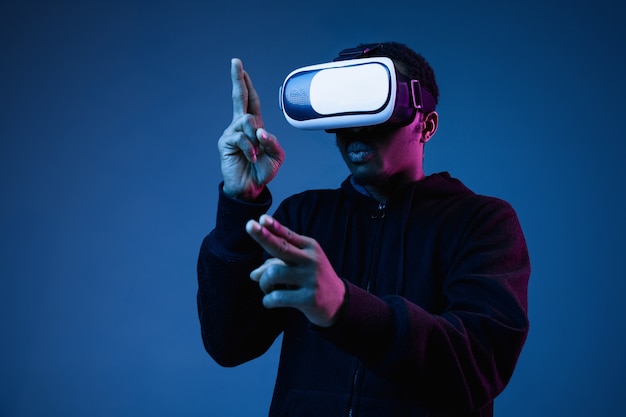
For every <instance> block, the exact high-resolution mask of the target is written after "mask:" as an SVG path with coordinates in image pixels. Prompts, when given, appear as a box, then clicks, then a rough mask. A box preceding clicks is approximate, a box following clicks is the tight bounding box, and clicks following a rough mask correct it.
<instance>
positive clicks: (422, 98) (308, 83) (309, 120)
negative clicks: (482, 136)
mask: <svg viewBox="0 0 626 417" xmlns="http://www.w3.org/2000/svg"><path fill="white" fill-rule="evenodd" d="M354 50H355V49H351V50H344V51H342V53H341V54H340V58H338V59H340V60H338V61H337V60H336V61H334V62H329V63H324V64H318V65H310V66H307V67H303V68H299V69H297V70H295V71H292V72H291V73H290V74H289V75H288V76H287V77H286V79H285V81H284V82H283V84H282V86H281V87H280V100H279V101H280V103H279V104H280V108H281V110H282V111H283V114H284V115H285V118H286V119H287V121H288V122H289V124H291V125H292V126H294V127H296V128H299V129H319V130H321V129H323V130H326V131H330V132H332V131H334V130H336V129H342V128H350V127H360V126H373V125H379V124H383V123H387V124H394V125H398V126H402V125H406V124H408V123H410V122H411V121H412V120H413V119H414V117H415V114H416V112H417V111H420V112H422V113H430V112H432V111H434V110H435V100H434V98H433V96H432V95H431V94H430V93H429V92H428V91H427V90H425V89H424V88H423V87H422V86H421V85H420V82H419V81H418V80H409V79H408V78H407V77H405V76H404V75H403V74H401V73H400V72H396V69H395V67H394V64H393V61H392V60H391V59H390V58H386V57H366V58H358V59H343V58H342V54H343V55H344V56H345V54H344V52H345V51H354ZM360 51H362V50H360ZM356 55H357V56H358V55H359V54H356ZM348 56H349V57H350V55H348ZM352 56H354V54H353V55H352ZM361 56H362V54H361Z"/></svg>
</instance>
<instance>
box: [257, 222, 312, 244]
mask: <svg viewBox="0 0 626 417" xmlns="http://www.w3.org/2000/svg"><path fill="white" fill-rule="evenodd" d="M259 223H260V224H261V225H262V226H264V227H266V228H267V229H268V230H269V231H270V232H271V233H272V234H273V235H274V236H276V237H279V238H282V239H284V240H285V241H286V242H287V243H289V244H291V245H293V246H295V247H296V248H298V249H304V248H306V247H308V246H309V244H310V243H311V240H310V239H309V238H307V237H306V236H302V235H299V234H297V233H295V232H293V231H292V230H291V229H289V228H288V227H285V226H283V225H282V224H280V223H279V222H278V221H277V220H276V219H274V218H273V217H272V216H269V215H267V214H264V215H262V216H261V218H260V219H259Z"/></svg>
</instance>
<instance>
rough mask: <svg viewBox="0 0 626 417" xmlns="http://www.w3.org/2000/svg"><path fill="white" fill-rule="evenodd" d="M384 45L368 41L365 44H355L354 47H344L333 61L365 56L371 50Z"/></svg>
mask: <svg viewBox="0 0 626 417" xmlns="http://www.w3.org/2000/svg"><path fill="white" fill-rule="evenodd" d="M383 46H384V45H383V44H382V43H368V44H367V45H363V46H357V47H355V48H346V49H344V50H342V51H341V52H339V56H338V57H337V58H335V59H333V61H345V60H346V59H356V58H365V57H367V56H369V54H371V53H372V52H374V51H376V50H379V49H381V48H382V47H383Z"/></svg>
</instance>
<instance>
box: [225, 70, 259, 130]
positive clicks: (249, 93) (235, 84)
mask: <svg viewBox="0 0 626 417" xmlns="http://www.w3.org/2000/svg"><path fill="white" fill-rule="evenodd" d="M230 78H231V81H232V99H233V120H235V119H237V118H239V117H240V116H243V115H244V114H251V115H252V116H254V118H255V119H256V124H257V125H258V126H257V127H262V125H263V121H262V119H261V100H260V99H259V95H258V93H257V92H256V90H255V89H254V86H253V85H252V79H251V78H250V75H249V74H248V73H247V72H246V71H245V70H244V69H243V63H242V62H241V60H240V59H239V58H233V59H231V61H230Z"/></svg>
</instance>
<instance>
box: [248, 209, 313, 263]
mask: <svg viewBox="0 0 626 417" xmlns="http://www.w3.org/2000/svg"><path fill="white" fill-rule="evenodd" d="M246 230H247V232H248V234H249V235H250V236H251V237H252V238H253V239H254V240H255V241H256V242H257V243H258V244H259V245H261V246H262V247H263V249H265V250H266V251H267V252H268V253H269V254H270V255H271V256H273V257H275V258H278V259H280V260H282V261H284V262H287V263H290V264H298V263H301V262H302V261H303V260H304V259H305V258H306V255H305V253H304V252H303V250H304V249H305V248H306V246H307V239H306V238H305V237H304V236H300V235H298V234H297V233H294V232H292V231H291V230H289V229H288V228H286V227H284V226H282V225H280V224H279V223H278V222H276V220H274V219H273V218H271V217H269V216H267V215H263V216H262V217H261V219H260V221H259V222H256V221H254V220H250V221H249V222H248V224H247V225H246Z"/></svg>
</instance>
